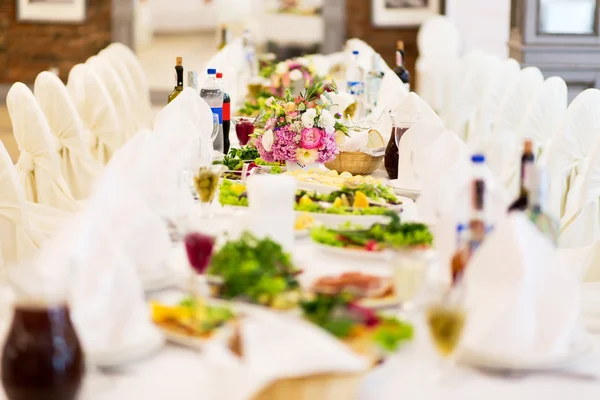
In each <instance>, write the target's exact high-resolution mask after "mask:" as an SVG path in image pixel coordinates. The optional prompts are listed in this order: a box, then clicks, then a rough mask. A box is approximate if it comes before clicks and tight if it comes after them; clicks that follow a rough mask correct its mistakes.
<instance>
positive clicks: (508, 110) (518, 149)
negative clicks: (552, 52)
mask: <svg viewBox="0 0 600 400" xmlns="http://www.w3.org/2000/svg"><path fill="white" fill-rule="evenodd" d="M543 84H544V76H543V75H542V73H541V72H540V70H539V69H537V68H535V67H528V68H525V69H523V70H522V71H521V72H520V73H519V77H518V79H517V82H516V84H515V85H514V86H513V88H512V89H511V91H510V92H509V93H508V96H506V97H505V99H504V102H503V104H502V106H500V109H499V110H498V113H497V114H496V118H494V126H493V128H492V133H491V137H490V140H489V142H488V143H487V145H486V147H485V153H486V155H487V156H488V159H489V165H490V169H491V170H492V173H494V175H495V176H496V177H497V178H498V179H499V180H500V183H501V184H503V185H505V187H506V188H507V189H508V193H509V195H516V193H515V190H518V174H517V172H518V171H519V163H518V155H519V154H521V153H522V144H521V143H520V142H519V136H518V134H517V132H518V127H519V125H520V124H521V121H522V120H523V118H524V116H525V113H526V112H527V110H528V108H529V105H530V104H531V102H532V101H534V99H535V96H536V94H537V93H538V92H539V90H540V89H541V88H542V85H543ZM515 160H517V162H516V163H515ZM515 179H516V181H515ZM515 183H516V184H517V186H515Z"/></svg>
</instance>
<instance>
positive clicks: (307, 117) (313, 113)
mask: <svg viewBox="0 0 600 400" xmlns="http://www.w3.org/2000/svg"><path fill="white" fill-rule="evenodd" d="M316 117H317V110H315V109H314V108H309V109H308V110H306V112H305V113H304V114H302V123H303V124H304V127H305V128H309V129H310V128H314V126H315V118H316Z"/></svg>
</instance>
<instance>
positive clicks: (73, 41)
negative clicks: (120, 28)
mask: <svg viewBox="0 0 600 400" xmlns="http://www.w3.org/2000/svg"><path fill="white" fill-rule="evenodd" d="M16 2H17V0H0V83H9V84H10V83H13V82H16V81H22V82H25V83H32V82H33V81H34V80H35V77H36V76H37V74H38V73H39V72H40V71H44V70H47V69H48V68H50V67H58V68H59V71H60V76H61V78H62V79H63V80H66V78H67V76H68V73H69V71H70V70H71V68H72V67H73V65H75V64H77V63H80V62H83V61H85V60H86V59H87V58H88V57H90V56H93V55H95V54H96V53H98V51H100V50H102V49H103V48H104V47H106V46H107V45H108V44H109V43H110V42H111V0H87V18H86V20H85V21H84V22H83V23H82V24H54V23H53V24H37V23H29V22H17V19H16Z"/></svg>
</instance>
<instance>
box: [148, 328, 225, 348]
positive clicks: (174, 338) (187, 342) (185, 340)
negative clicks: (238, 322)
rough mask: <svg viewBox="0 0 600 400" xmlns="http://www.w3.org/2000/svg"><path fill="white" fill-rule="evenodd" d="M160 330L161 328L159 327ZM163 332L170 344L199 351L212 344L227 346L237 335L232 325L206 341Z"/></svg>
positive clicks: (165, 330) (219, 330) (163, 330)
mask: <svg viewBox="0 0 600 400" xmlns="http://www.w3.org/2000/svg"><path fill="white" fill-rule="evenodd" d="M159 329H161V328H160V327H159ZM161 331H162V333H163V334H164V335H165V337H166V338H167V340H168V341H169V342H171V343H175V344H178V345H180V346H185V347H189V348H192V349H197V350H202V349H204V348H206V346H208V345H211V344H223V345H227V344H228V343H229V341H230V340H231V339H232V338H233V335H234V334H235V329H234V328H233V326H232V324H225V325H224V326H222V327H221V328H218V329H217V331H216V332H215V333H214V334H213V335H212V336H210V337H208V338H206V339H203V338H199V337H191V336H187V335H183V334H181V333H176V332H173V331H169V330H168V329H161Z"/></svg>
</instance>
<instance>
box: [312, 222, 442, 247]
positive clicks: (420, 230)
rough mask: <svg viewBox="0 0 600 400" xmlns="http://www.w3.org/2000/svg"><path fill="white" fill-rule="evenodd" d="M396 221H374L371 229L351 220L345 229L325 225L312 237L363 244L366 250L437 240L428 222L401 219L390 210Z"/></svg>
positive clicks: (335, 243) (324, 241)
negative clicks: (410, 221) (356, 224)
mask: <svg viewBox="0 0 600 400" xmlns="http://www.w3.org/2000/svg"><path fill="white" fill-rule="evenodd" d="M386 215H388V216H389V217H390V218H391V219H392V222H390V223H388V224H381V223H378V224H374V225H372V226H371V227H370V228H369V229H361V227H358V226H353V225H351V224H346V225H344V226H343V227H342V228H341V229H331V228H327V227H325V226H320V227H317V228H314V229H313V230H312V231H311V237H312V239H313V240H314V241H315V242H317V243H321V244H324V245H327V246H333V247H350V248H360V249H363V250H365V251H381V250H383V249H385V248H403V247H418V246H423V247H429V246H431V244H432V243H433V235H432V234H431V232H430V231H429V228H427V226H426V225H423V224H417V223H405V224H401V223H400V218H399V217H398V215H397V214H395V213H389V214H386Z"/></svg>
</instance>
